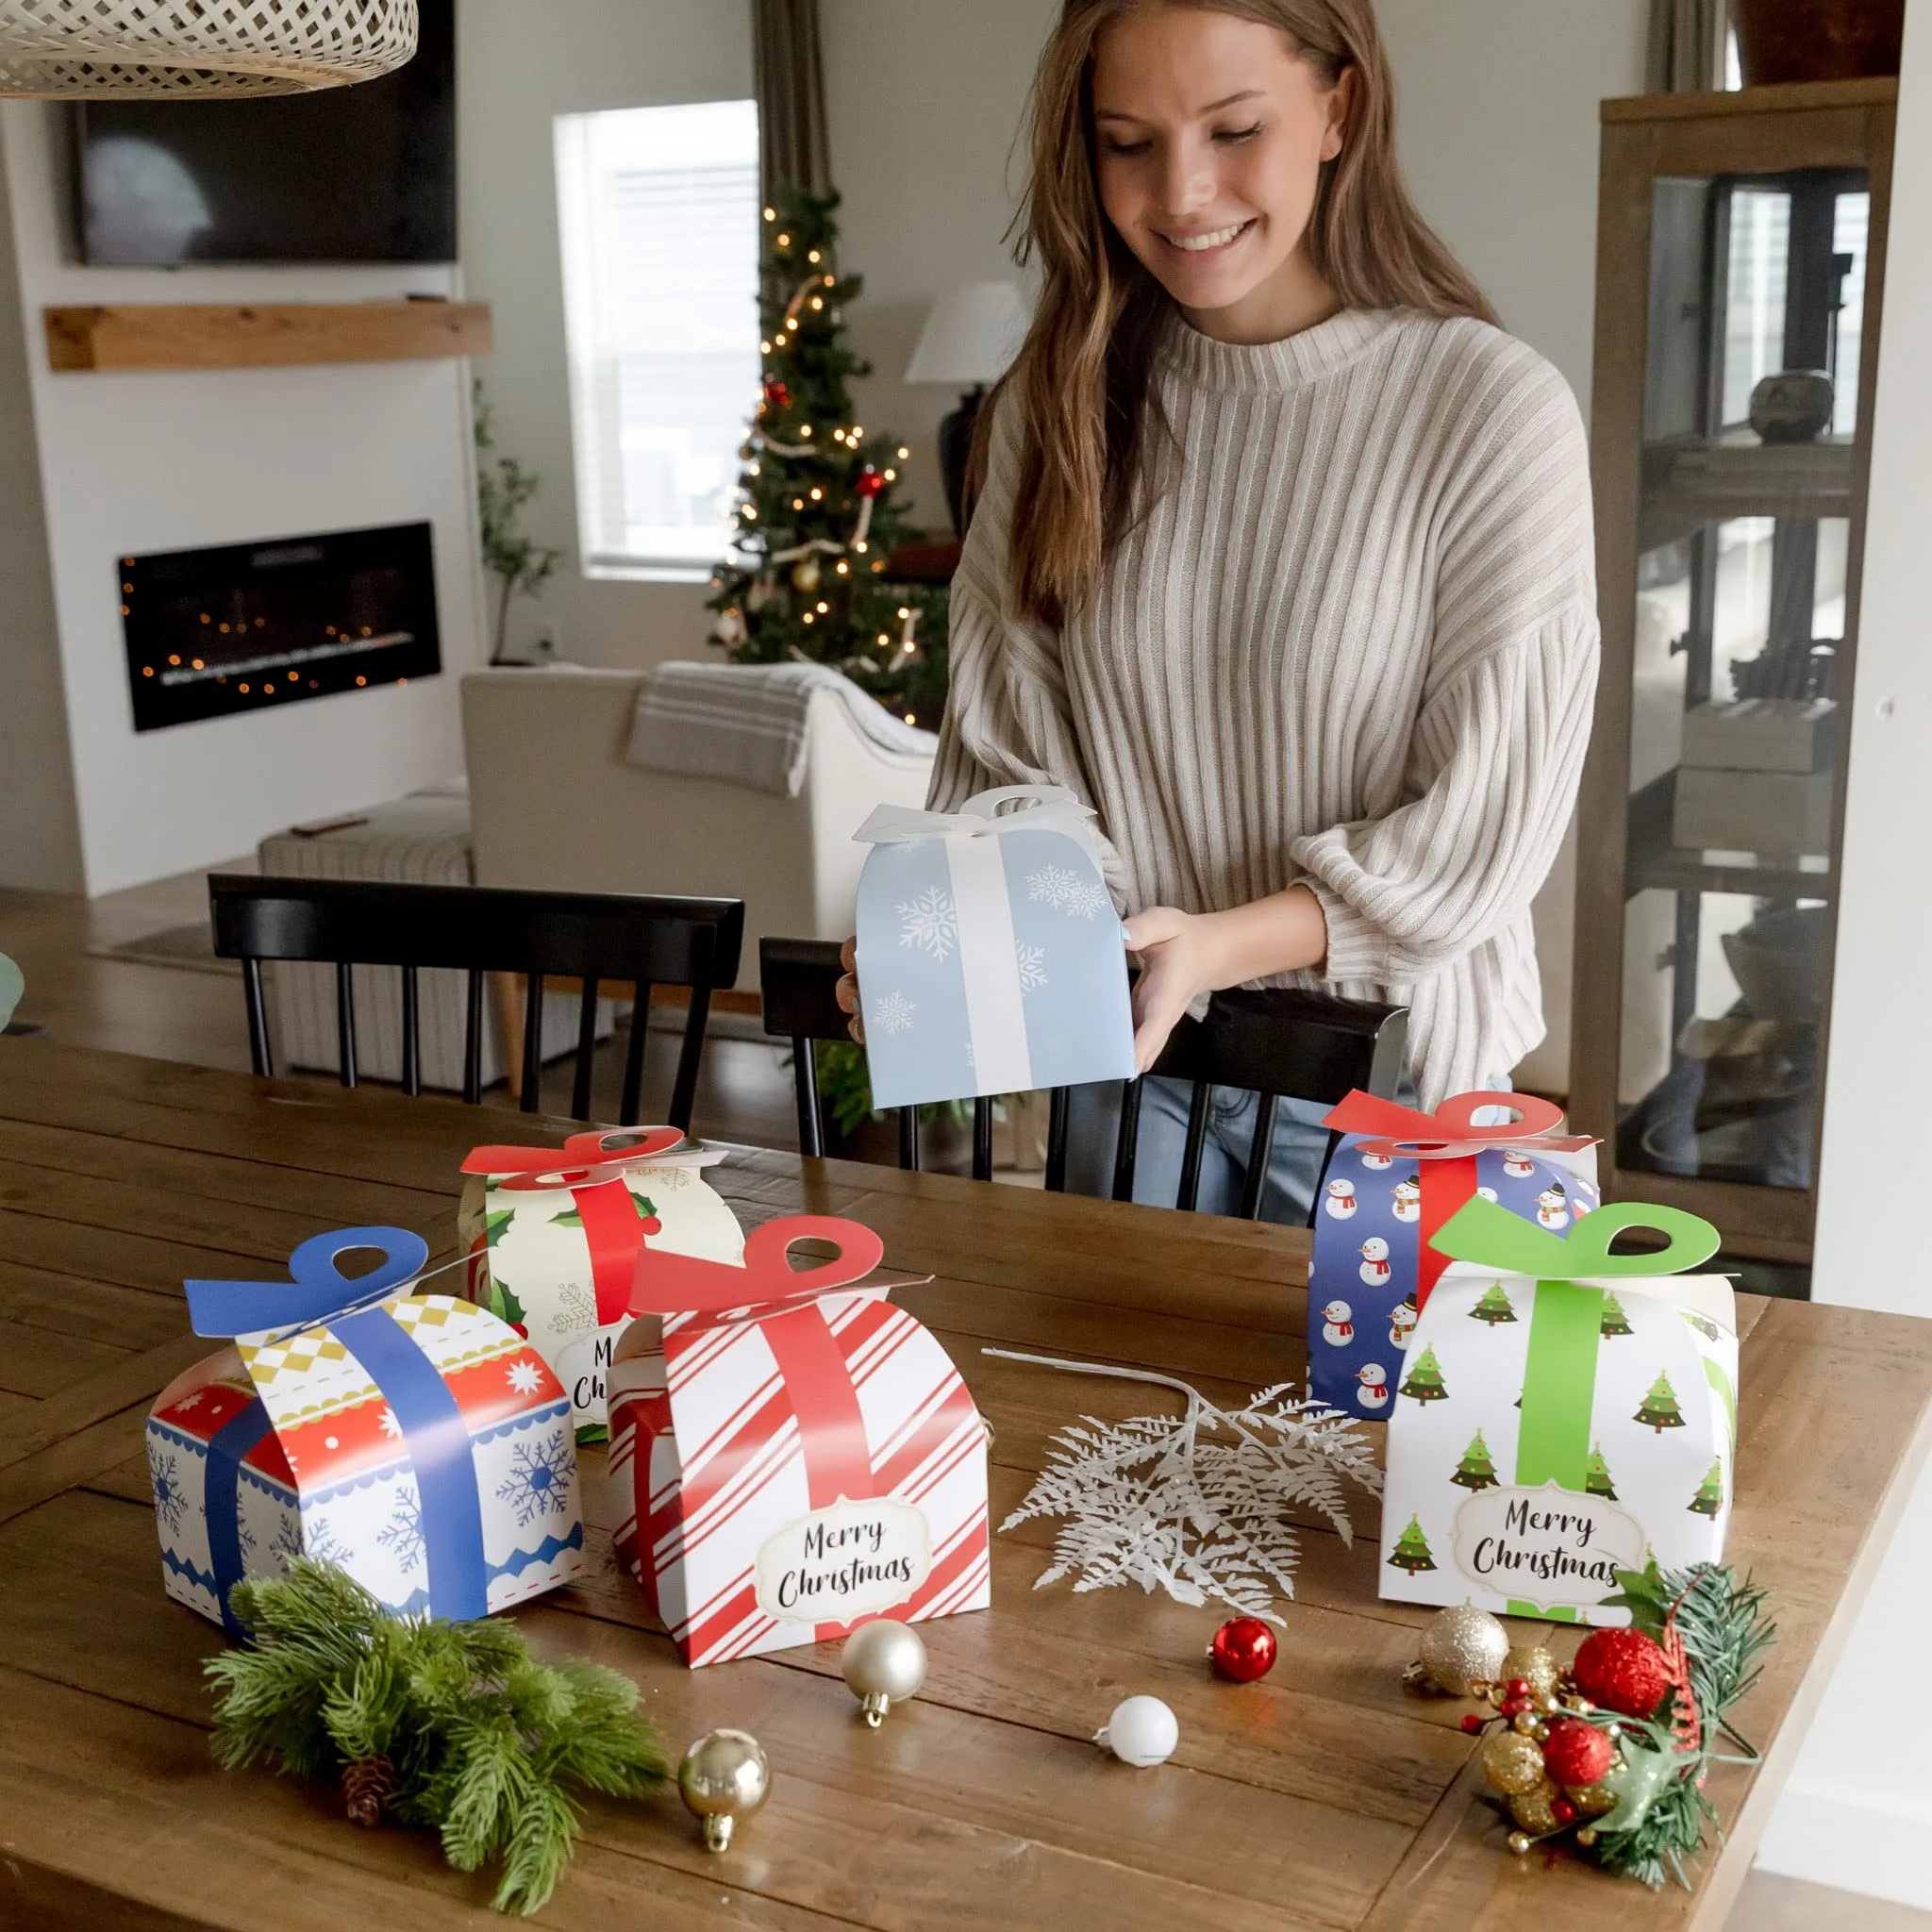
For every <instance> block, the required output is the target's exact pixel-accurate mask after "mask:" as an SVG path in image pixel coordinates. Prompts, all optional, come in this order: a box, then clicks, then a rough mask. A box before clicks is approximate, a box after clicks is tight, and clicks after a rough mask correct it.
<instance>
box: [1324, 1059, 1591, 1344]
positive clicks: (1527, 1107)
mask: <svg viewBox="0 0 1932 1932" xmlns="http://www.w3.org/2000/svg"><path fill="white" fill-rule="evenodd" d="M1486 1107H1502V1108H1508V1109H1509V1111H1510V1112H1512V1113H1513V1114H1515V1115H1516V1116H1517V1118H1516V1119H1515V1120H1514V1121H1512V1122H1510V1123H1509V1124H1507V1126H1501V1127H1479V1126H1477V1125H1476V1124H1475V1115H1476V1113H1477V1111H1478V1110H1479V1109H1481V1108H1486ZM1562 1119H1563V1109H1562V1108H1559V1107H1558V1106H1557V1104H1556V1102H1555V1101H1553V1100H1542V1099H1539V1098H1538V1096H1537V1095H1536V1094H1534V1093H1498V1092H1494V1091H1491V1090H1488V1089H1480V1090H1478V1091H1475V1092H1474V1093H1453V1094H1451V1095H1450V1096H1449V1098H1448V1099H1447V1100H1445V1101H1444V1102H1443V1103H1442V1104H1441V1107H1439V1108H1437V1109H1436V1110H1435V1112H1434V1113H1424V1112H1422V1111H1421V1110H1420V1109H1418V1108H1412V1107H1404V1106H1402V1105H1401V1104H1400V1103H1399V1102H1397V1101H1393V1100H1377V1099H1376V1098H1375V1096H1374V1094H1373V1093H1363V1092H1361V1091H1356V1092H1354V1093H1351V1094H1349V1095H1348V1096H1347V1098H1346V1099H1344V1100H1343V1101H1341V1104H1340V1105H1339V1106H1337V1107H1335V1108H1332V1109H1331V1110H1330V1111H1329V1113H1328V1114H1327V1116H1326V1118H1325V1119H1324V1121H1323V1123H1322V1124H1323V1125H1324V1127H1333V1128H1336V1129H1338V1130H1339V1131H1340V1132H1341V1133H1344V1134H1368V1135H1373V1136H1375V1137H1376V1138H1374V1139H1372V1140H1365V1141H1360V1142H1359V1143H1358V1144H1357V1149H1356V1151H1357V1153H1358V1154H1373V1155H1375V1156H1376V1157H1377V1158H1384V1159H1389V1160H1414V1161H1418V1162H1423V1163H1434V1162H1443V1163H1446V1165H1442V1166H1435V1165H1423V1166H1421V1167H1420V1168H1419V1169H1418V1172H1419V1174H1420V1176H1421V1181H1422V1200H1421V1202H1420V1203H1419V1204H1418V1205H1419V1206H1420V1208H1421V1210H1422V1218H1421V1220H1420V1221H1419V1222H1418V1224H1417V1227H1416V1235H1417V1241H1418V1246H1417V1252H1416V1288H1415V1306H1416V1311H1417V1313H1421V1311H1422V1310H1423V1308H1424V1307H1426V1306H1427V1304H1428V1299H1429V1294H1430V1291H1432V1290H1433V1289H1434V1288H1435V1286H1436V1283H1437V1282H1438V1281H1440V1280H1441V1278H1442V1271H1443V1270H1444V1269H1445V1268H1447V1267H1448V1265H1449V1257H1448V1256H1447V1255H1444V1254H1442V1253H1441V1252H1440V1251H1439V1250H1438V1249H1437V1248H1435V1247H1434V1246H1433V1245H1432V1241H1433V1238H1434V1236H1435V1235H1436V1234H1437V1233H1438V1232H1439V1230H1441V1227H1442V1226H1443V1225H1444V1224H1446V1223H1447V1222H1448V1221H1449V1220H1450V1218H1451V1217H1452V1216H1453V1215H1454V1214H1456V1212H1457V1210H1458V1209H1459V1208H1461V1207H1462V1205H1463V1204H1464V1203H1465V1202H1467V1201H1473V1200H1474V1198H1475V1191H1476V1180H1477V1175H1476V1161H1475V1158H1476V1156H1477V1155H1478V1154H1481V1153H1483V1152H1485V1151H1486V1150H1488V1149H1490V1148H1492V1147H1522V1148H1524V1149H1525V1150H1528V1151H1530V1152H1535V1153H1562V1154H1574V1152H1576V1150H1577V1149H1578V1148H1580V1147H1588V1146H1590V1145H1591V1138H1592V1137H1591V1136H1590V1135H1589V1134H1553V1133H1551V1132H1550V1131H1549V1130H1550V1129H1551V1128H1552V1127H1555V1126H1558V1125H1560V1124H1561V1123H1562Z"/></svg>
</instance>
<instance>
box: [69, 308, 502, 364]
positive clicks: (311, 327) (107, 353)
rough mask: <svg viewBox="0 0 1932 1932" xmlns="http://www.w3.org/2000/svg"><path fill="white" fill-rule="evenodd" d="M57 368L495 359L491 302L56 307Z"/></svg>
mask: <svg viewBox="0 0 1932 1932" xmlns="http://www.w3.org/2000/svg"><path fill="white" fill-rule="evenodd" d="M42 312H43V314H44V315H45V317H46V324H47V361H48V363H49V365H50V366H51V367H52V368H54V369H57V370H90V369H93V370H98V369H263V368H275V367H285V366H288V365H290V364H293V363H304V362H399V361H406V360H414V359H418V358H432V357H443V356H485V355H488V354H489V353H490V345H491V328H490V305H489V304H488V303H487V302H408V301H405V302H238V303H227V302H181V303H143V304H126V305H122V304H117V305H114V306H113V307H109V308H48V309H45V310H43V311H42Z"/></svg>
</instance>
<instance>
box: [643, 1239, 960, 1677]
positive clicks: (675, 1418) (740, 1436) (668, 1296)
mask: <svg viewBox="0 0 1932 1932" xmlns="http://www.w3.org/2000/svg"><path fill="white" fill-rule="evenodd" d="M805 1240H814V1241H829V1242H830V1243H831V1244H832V1245H833V1246H835V1247H836V1248H837V1249H838V1250H839V1254H838V1257H837V1258H836V1259H834V1260H830V1261H825V1262H821V1263H818V1264H816V1265H814V1266H811V1267H808V1268H806V1269H802V1270H793V1269H792V1267H791V1265H790V1263H789V1261H788V1259H787V1255H788V1251H789V1250H790V1248H791V1244H792V1242H794V1241H805ZM880 1255H881V1244H880V1241H879V1238H878V1236H877V1235H876V1234H874V1232H873V1231H872V1230H871V1229H870V1228H867V1227H863V1226H860V1225H859V1224H858V1223H857V1222H851V1221H839V1220H834V1219H831V1218H830V1217H827V1216H824V1215H797V1216H793V1217H791V1218H790V1219H787V1220H782V1221H771V1222H767V1223H766V1224H764V1225H763V1226H762V1227H759V1228H757V1229H755V1230H754V1231H753V1233H752V1234H751V1235H750V1236H749V1237H748V1238H747V1240H746V1241H745V1244H744V1259H743V1262H742V1264H741V1266H739V1267H735V1268H733V1267H725V1266H722V1265H720V1264H718V1263H716V1262H710V1261H702V1260H695V1259H691V1258H688V1257H683V1256H675V1255H674V1256H666V1257H659V1258H658V1259H657V1260H656V1261H655V1263H654V1262H653V1260H652V1259H651V1257H646V1258H645V1260H644V1261H643V1262H642V1263H641V1265H640V1267H639V1271H638V1299H637V1303H636V1306H637V1307H638V1308H639V1310H640V1313H639V1318H638V1320H637V1321H636V1322H635V1323H634V1324H632V1326H631V1328H630V1331H629V1333H628V1334H626V1335H625V1338H624V1341H622V1343H620V1344H619V1347H618V1351H617V1359H616V1361H615V1362H614V1363H613V1364H612V1367H611V1375H610V1478H611V1481H612V1483H613V1485H614V1486H615V1490H616V1493H617V1495H618V1497H619V1499H620V1509H621V1516H622V1522H621V1525H620V1527H619V1529H618V1532H617V1538H616V1541H617V1550H618V1554H619V1556H620V1557H622V1558H623V1559H624V1561H625V1563H626V1564H627V1565H628V1566H629V1568H630V1571H631V1574H633V1575H635V1576H636V1577H637V1579H638V1581H639V1582H640V1583H641V1585H642V1586H643V1591H644V1594H645V1596H646V1597H647V1598H648V1599H649V1600H650V1603H651V1607H652V1608H653V1609H654V1610H655V1611H656V1612H657V1614H658V1617H659V1618H660V1619H661V1620H662V1622H663V1624H664V1627H665V1628H666V1629H667V1630H668V1631H669V1632H670V1634H671V1636H672V1639H673V1641H675V1643H676V1645H677V1648H678V1652H679V1654H680V1655H681V1656H682V1657H683V1658H684V1660H685V1662H686V1663H687V1664H690V1665H691V1666H693V1667H695V1666H697V1665H699V1664H709V1663H719V1662H722V1661H724V1660H725V1659H726V1658H730V1657H751V1656H755V1655H756V1654H758V1652H760V1651H769V1650H786V1649H790V1648H791V1647H793V1646H795V1645H798V1644H803V1643H817V1642H820V1641H824V1640H825V1639H828V1638H835V1637H842V1636H843V1635H845V1634H846V1633H847V1632H848V1631H849V1630H851V1629H852V1628H853V1627H854V1625H855V1624H860V1623H863V1622H865V1621H867V1620H868V1619H870V1618H873V1617H877V1616H892V1617H896V1618H899V1619H901V1620H902V1621H905V1622H908V1623H909V1622H914V1621H917V1620H919V1619H923V1618H927V1617H945V1616H952V1615H955V1614H957V1613H958V1612H959V1611H963V1610H978V1609H984V1608H985V1607H986V1606H987V1604H988V1602H989V1600H990V1591H991V1575H990V1571H989V1567H988V1558H987V1513H986V1509H987V1506H986V1437H985V1429H984V1425H983V1424H981V1422H980V1419H979V1413H978V1410H977V1409H976V1408H975V1407H974V1403H973V1398H972V1396H971V1395H970V1394H968V1393H967V1391H966V1385H965V1384H964V1383H963V1382H962V1381H961V1380H960V1379H959V1374H958V1370H957V1369H955V1368H954V1366H953V1363H952V1360H951V1358H950V1357H948V1356H947V1354H946V1352H945V1350H944V1349H942V1348H941V1346H940V1344H939V1342H938V1341H935V1340H934V1338H933V1337H932V1335H931V1334H930V1333H928V1332H927V1330H926V1329H924V1327H922V1326H921V1325H920V1324H919V1323H917V1322H916V1321H914V1320H913V1318H912V1317H911V1316H910V1315H908V1313H907V1312H906V1311H905V1310H904V1309H903V1308H896V1307H893V1306H892V1305H891V1302H890V1301H889V1300H888V1299H887V1295H888V1293H889V1292H890V1289H891V1286H893V1285H899V1284H892V1283H887V1282H881V1281H876V1280H874V1281H872V1282H868V1281H866V1280H865V1279H864V1277H866V1276H867V1275H869V1274H872V1273H873V1271H874V1269H875V1268H876V1267H877V1266H878V1263H879V1259H880Z"/></svg>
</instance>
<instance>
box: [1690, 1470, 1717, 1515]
mask: <svg viewBox="0 0 1932 1932" xmlns="http://www.w3.org/2000/svg"><path fill="white" fill-rule="evenodd" d="M1723 1507H1724V1464H1723V1463H1722V1462H1713V1463H1712V1464H1711V1465H1710V1474H1708V1475H1707V1476H1706V1477H1705V1478H1704V1480H1703V1482H1702V1483H1700V1484H1699V1485H1698V1489H1697V1493H1696V1494H1695V1495H1694V1496H1692V1497H1691V1509H1692V1511H1693V1512H1694V1513H1695V1514H1697V1515H1699V1516H1715V1515H1716V1514H1717V1512H1718V1511H1719V1510H1720V1509H1722V1508H1723Z"/></svg>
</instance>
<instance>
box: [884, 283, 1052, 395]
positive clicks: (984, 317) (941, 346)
mask: <svg viewBox="0 0 1932 1932" xmlns="http://www.w3.org/2000/svg"><path fill="white" fill-rule="evenodd" d="M1027 320H1028V317H1027V313H1026V298H1025V297H1024V295H1023V294H1022V293H1021V292H1020V285H1019V284H1018V283H1017V282H968V283H966V284H965V285H964V286H963V287H961V288H958V289H949V290H948V291H946V292H945V293H944V294H943V295H941V297H940V299H939V300H938V301H937V302H935V303H934V304H933V305H932V308H931V310H930V312H929V313H928V314H927V316H926V318H925V326H924V328H923V329H922V330H921V331H920V333H919V346H918V347H917V348H916V349H914V350H913V352H912V360H911V361H910V362H908V364H907V365H906V380H907V381H908V382H931V383H944V384H945V385H946V386H947V387H949V388H952V389H967V388H971V387H972V386H973V385H974V384H975V383H982V382H997V381H998V380H999V378H1000V377H1001V376H1002V375H1005V374H1006V371H1007V364H1008V363H1009V362H1010V361H1011V360H1012V359H1013V358H1014V357H1015V356H1017V355H1018V354H1019V353H1020V344H1021V343H1022V342H1023V341H1025V340H1026V324H1027Z"/></svg>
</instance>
